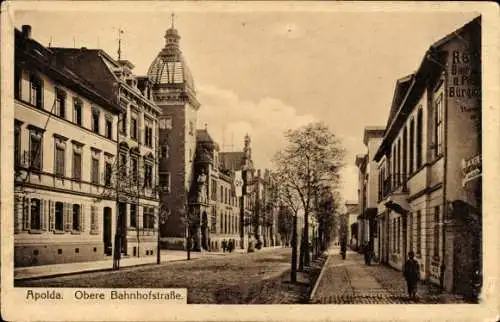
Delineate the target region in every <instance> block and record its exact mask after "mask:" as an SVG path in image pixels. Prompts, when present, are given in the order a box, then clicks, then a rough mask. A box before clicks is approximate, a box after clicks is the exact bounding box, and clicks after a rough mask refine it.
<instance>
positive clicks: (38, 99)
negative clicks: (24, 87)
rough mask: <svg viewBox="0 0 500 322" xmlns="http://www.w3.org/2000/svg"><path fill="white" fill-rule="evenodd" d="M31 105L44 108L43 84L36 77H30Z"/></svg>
mask: <svg viewBox="0 0 500 322" xmlns="http://www.w3.org/2000/svg"><path fill="white" fill-rule="evenodd" d="M30 104H31V105H33V106H35V107H37V108H43V82H42V80H41V79H40V78H39V77H37V76H35V75H31V77H30Z"/></svg>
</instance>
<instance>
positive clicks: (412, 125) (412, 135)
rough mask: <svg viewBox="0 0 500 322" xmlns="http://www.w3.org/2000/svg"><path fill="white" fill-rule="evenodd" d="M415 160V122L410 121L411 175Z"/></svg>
mask: <svg viewBox="0 0 500 322" xmlns="http://www.w3.org/2000/svg"><path fill="white" fill-rule="evenodd" d="M414 159H415V120H414V119H413V118H412V119H411V121H410V173H413V164H414V161H415V160H414Z"/></svg>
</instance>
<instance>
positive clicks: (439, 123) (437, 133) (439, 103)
mask: <svg viewBox="0 0 500 322" xmlns="http://www.w3.org/2000/svg"><path fill="white" fill-rule="evenodd" d="M434 144H435V147H434V156H436V157H437V156H439V155H441V154H442V153H443V93H441V94H439V96H438V97H437V99H436V101H435V102H434Z"/></svg>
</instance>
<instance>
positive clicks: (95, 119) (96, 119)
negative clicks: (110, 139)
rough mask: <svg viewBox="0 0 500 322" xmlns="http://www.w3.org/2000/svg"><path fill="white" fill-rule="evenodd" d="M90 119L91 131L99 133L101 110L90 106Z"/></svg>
mask: <svg viewBox="0 0 500 322" xmlns="http://www.w3.org/2000/svg"><path fill="white" fill-rule="evenodd" d="M91 120H92V132H94V133H96V134H101V131H100V130H101V129H100V127H101V111H99V109H98V108H96V107H92V115H91Z"/></svg>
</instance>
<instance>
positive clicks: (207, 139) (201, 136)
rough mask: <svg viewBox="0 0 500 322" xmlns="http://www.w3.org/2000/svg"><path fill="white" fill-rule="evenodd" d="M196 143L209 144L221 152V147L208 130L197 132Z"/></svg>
mask: <svg viewBox="0 0 500 322" xmlns="http://www.w3.org/2000/svg"><path fill="white" fill-rule="evenodd" d="M196 141H197V142H200V143H209V145H210V148H211V149H216V150H219V145H218V144H217V142H215V141H214V139H212V137H211V136H210V134H209V133H208V130H207V129H198V130H196Z"/></svg>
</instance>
